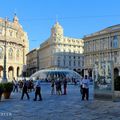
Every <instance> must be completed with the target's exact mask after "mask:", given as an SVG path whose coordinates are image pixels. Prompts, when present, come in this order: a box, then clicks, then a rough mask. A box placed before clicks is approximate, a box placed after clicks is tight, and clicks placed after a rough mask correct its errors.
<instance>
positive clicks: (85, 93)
mask: <svg viewBox="0 0 120 120" xmlns="http://www.w3.org/2000/svg"><path fill="white" fill-rule="evenodd" d="M81 84H82V90H83V93H82V100H84V99H85V98H86V100H88V99H89V79H88V77H87V75H85V78H84V79H83V80H82V81H81Z"/></svg>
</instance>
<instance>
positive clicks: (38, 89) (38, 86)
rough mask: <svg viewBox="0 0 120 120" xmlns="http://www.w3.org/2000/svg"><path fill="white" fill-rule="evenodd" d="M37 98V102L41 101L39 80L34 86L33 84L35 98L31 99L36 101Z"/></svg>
mask: <svg viewBox="0 0 120 120" xmlns="http://www.w3.org/2000/svg"><path fill="white" fill-rule="evenodd" d="M37 96H39V101H41V100H42V95H41V84H40V80H37V82H36V84H35V98H34V99H33V100H34V101H36V100H37Z"/></svg>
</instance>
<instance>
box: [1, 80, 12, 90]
mask: <svg viewBox="0 0 120 120" xmlns="http://www.w3.org/2000/svg"><path fill="white" fill-rule="evenodd" d="M2 84H3V88H4V92H12V90H13V83H11V82H7V83H2Z"/></svg>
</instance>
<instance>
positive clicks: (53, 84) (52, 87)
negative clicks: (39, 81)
mask: <svg viewBox="0 0 120 120" xmlns="http://www.w3.org/2000/svg"><path fill="white" fill-rule="evenodd" d="M54 92H55V82H54V79H52V80H51V95H53V94H54Z"/></svg>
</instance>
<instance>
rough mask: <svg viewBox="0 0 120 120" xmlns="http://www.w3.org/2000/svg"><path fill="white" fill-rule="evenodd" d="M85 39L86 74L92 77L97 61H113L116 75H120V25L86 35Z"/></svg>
mask: <svg viewBox="0 0 120 120" xmlns="http://www.w3.org/2000/svg"><path fill="white" fill-rule="evenodd" d="M83 39H84V67H85V74H89V75H90V76H92V71H93V67H94V63H95V61H108V60H112V61H113V63H114V75H115V76H118V75H120V25H115V26H111V27H108V28H106V29H103V30H101V31H99V32H96V33H93V34H90V35H86V36H85V37H84V38H83Z"/></svg>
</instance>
